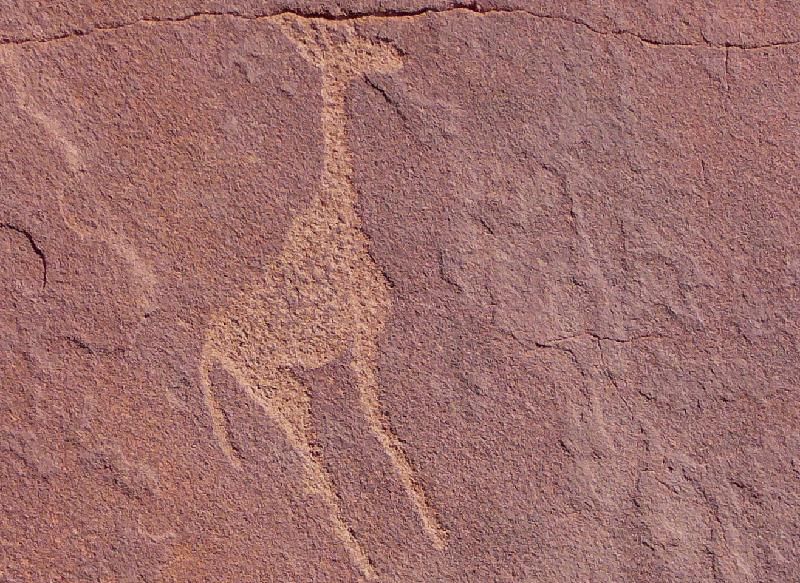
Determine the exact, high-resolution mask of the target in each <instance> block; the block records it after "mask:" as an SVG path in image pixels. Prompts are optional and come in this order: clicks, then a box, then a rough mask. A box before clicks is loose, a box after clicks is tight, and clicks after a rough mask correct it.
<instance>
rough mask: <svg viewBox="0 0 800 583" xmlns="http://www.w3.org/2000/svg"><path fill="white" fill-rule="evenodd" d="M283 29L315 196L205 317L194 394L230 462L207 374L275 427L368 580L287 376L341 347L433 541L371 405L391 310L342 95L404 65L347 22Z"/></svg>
mask: <svg viewBox="0 0 800 583" xmlns="http://www.w3.org/2000/svg"><path fill="white" fill-rule="evenodd" d="M281 28H282V30H283V31H284V33H285V34H286V36H287V37H288V38H289V39H290V40H291V41H292V43H293V44H294V45H295V46H296V47H297V49H298V51H299V52H300V54H301V55H302V56H303V58H304V59H306V60H307V61H308V62H310V63H312V64H313V65H314V66H316V67H317V68H318V69H319V70H320V73H321V75H322V88H321V92H322V112H321V125H322V132H323V139H324V141H323V146H324V156H323V167H322V176H321V187H322V188H321V193H320V195H319V196H318V197H317V198H316V200H314V201H313V203H312V204H311V205H310V207H309V208H308V209H307V210H306V211H305V212H303V213H302V214H300V215H299V216H298V217H297V218H296V219H295V220H294V221H293V223H292V225H291V227H290V229H289V231H288V234H287V237H286V240H285V243H284V245H283V248H282V250H281V252H280V253H279V255H278V256H277V257H276V258H275V260H274V261H273V263H272V264H271V265H270V266H269V267H268V268H267V269H266V271H265V273H264V274H263V278H261V280H260V281H258V282H257V283H256V284H254V285H251V286H250V287H249V288H248V289H246V290H245V291H244V292H243V293H241V294H240V295H238V296H237V297H235V299H233V301H231V302H230V304H229V305H228V306H227V307H226V308H225V309H224V310H221V311H219V312H218V313H216V314H214V315H213V316H212V319H211V322H210V324H209V328H208V330H207V334H206V339H205V345H204V349H203V353H202V357H201V380H202V390H203V395H204V398H205V402H206V406H207V407H208V410H209V412H210V415H211V419H212V424H213V430H214V433H215V435H216V438H217V440H218V441H219V443H220V446H221V448H222V449H223V451H224V452H225V454H226V455H227V457H228V458H229V459H230V461H231V463H232V464H233V465H234V466H236V467H237V468H241V467H242V463H241V459H240V457H239V453H238V452H237V451H236V450H235V449H234V446H233V444H232V443H231V441H230V436H229V431H230V428H229V426H228V424H227V419H226V417H225V414H224V412H223V410H222V408H221V407H220V405H219V403H218V402H217V401H216V399H215V397H214V394H213V392H212V386H211V372H212V370H213V368H214V367H215V366H217V365H218V366H221V367H222V368H224V369H226V370H227V371H228V372H229V373H230V374H231V375H232V376H233V377H234V378H235V379H236V380H237V381H238V382H239V383H240V385H241V386H242V387H243V389H244V390H245V392H246V394H247V395H248V396H249V398H251V399H253V401H255V402H256V403H258V404H259V405H260V406H261V407H262V408H263V410H264V412H265V413H266V415H267V416H268V417H269V418H270V419H271V420H272V421H273V422H274V423H276V424H277V425H278V426H279V427H280V428H281V430H282V431H283V433H284V434H285V436H286V439H287V440H288V442H289V443H290V445H291V446H292V447H293V448H294V449H295V451H297V452H298V453H299V454H300V455H301V457H302V459H303V465H304V469H305V471H306V474H307V476H308V482H307V485H308V487H309V488H310V489H311V490H312V491H313V492H315V493H316V494H318V495H319V496H320V498H322V500H323V501H324V502H325V504H326V506H327V507H328V509H329V512H330V516H331V525H332V528H333V530H334V531H335V533H336V535H337V536H338V537H339V539H340V540H341V541H342V543H343V544H344V545H345V546H346V548H347V549H348V552H349V554H350V556H351V558H352V560H353V561H354V562H355V564H356V565H357V566H358V568H359V569H360V571H361V573H362V574H363V575H364V577H366V578H372V577H374V575H375V572H374V569H373V567H372V565H371V564H370V562H369V558H368V556H367V553H366V551H365V550H364V548H363V547H362V546H361V544H360V543H359V541H358V540H356V538H355V537H354V536H353V534H352V532H351V530H350V529H349V528H348V526H347V524H346V523H345V520H344V518H343V517H342V514H341V509H340V507H339V503H338V497H337V495H336V493H335V491H334V489H333V486H332V483H331V479H330V477H329V475H328V472H327V470H326V468H325V466H324V465H323V464H322V462H321V460H320V458H319V454H318V452H315V451H314V445H313V443H314V436H313V435H312V434H311V429H310V428H311V408H310V396H309V391H308V390H307V389H306V388H305V387H303V385H302V383H301V382H300V381H299V380H298V378H297V377H296V376H295V375H294V374H293V373H292V369H293V368H294V367H300V368H305V369H314V368H318V367H321V366H323V365H325V364H326V363H329V362H331V361H333V360H334V359H336V358H338V357H340V356H342V355H344V354H347V353H348V351H349V354H350V357H351V367H352V371H353V374H354V378H355V379H356V380H357V384H358V389H359V393H360V404H361V407H362V409H363V415H364V416H365V418H366V420H367V422H368V423H369V425H370V428H371V430H372V432H373V433H374V435H375V436H376V437H377V439H378V440H379V442H380V444H381V445H382V447H383V449H384V450H385V452H386V455H387V456H388V458H389V460H390V461H391V463H392V465H393V466H394V469H395V471H396V472H397V474H398V475H399V477H400V479H401V480H402V483H403V485H404V488H405V491H406V492H407V494H408V497H409V499H410V501H411V503H412V505H413V507H414V510H415V512H416V514H417V516H418V517H419V521H420V524H421V528H422V529H423V530H424V532H425V533H426V535H427V536H428V537H429V539H430V540H431V542H432V544H433V546H434V547H435V548H437V549H441V548H443V546H444V543H445V538H446V533H445V531H444V530H443V528H442V527H441V526H440V525H439V524H438V522H437V520H436V518H435V516H434V513H433V512H432V510H431V509H430V507H429V505H428V503H427V501H426V498H425V493H424V492H423V490H422V488H421V487H420V486H419V484H418V482H417V481H416V479H415V477H414V472H413V470H412V468H411V464H410V463H409V460H408V459H407V457H406V455H405V453H404V451H403V449H402V447H401V446H400V442H399V440H398V438H397V437H396V436H395V434H394V433H393V432H392V430H391V428H390V425H389V422H388V419H387V418H386V416H385V414H384V413H383V411H382V410H381V406H380V403H379V386H378V378H377V376H378V375H377V364H376V360H377V345H376V343H377V338H378V336H379V334H380V333H381V332H382V330H383V329H384V327H385V324H386V322H387V319H388V318H389V316H390V313H391V296H390V293H389V285H388V283H387V281H386V279H385V277H384V276H383V274H382V273H381V271H380V269H379V268H378V267H377V265H376V264H375V263H374V261H373V260H372V258H371V257H370V256H369V253H368V249H369V242H368V240H367V238H366V236H365V235H364V233H363V232H362V230H361V221H360V218H359V216H358V214H357V212H356V208H355V204H356V199H357V192H356V190H355V187H354V186H353V183H352V176H353V167H352V160H351V154H350V152H349V151H348V149H347V145H346V120H347V116H346V112H345V100H346V94H347V90H348V88H349V86H350V84H351V83H352V81H353V80H354V79H357V78H359V77H362V76H363V75H365V74H366V73H368V72H389V71H393V70H397V69H399V68H400V67H401V66H402V61H401V59H400V57H399V55H398V53H397V52H396V50H395V49H394V48H392V47H390V46H387V45H384V44H377V43H376V42H372V41H370V40H368V39H366V38H363V37H361V36H359V35H358V34H357V33H356V32H355V30H354V29H353V28H352V25H350V24H348V23H341V24H335V23H329V22H313V21H308V20H305V19H300V18H296V17H286V18H285V19H283V20H282V21H281Z"/></svg>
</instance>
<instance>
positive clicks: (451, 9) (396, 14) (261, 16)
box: [0, 1, 800, 50]
mask: <svg viewBox="0 0 800 583" xmlns="http://www.w3.org/2000/svg"><path fill="white" fill-rule="evenodd" d="M455 12H461V13H472V14H478V15H482V16H487V15H493V14H518V15H524V16H528V17H532V18H537V19H541V20H554V21H559V22H563V23H568V24H572V25H575V26H578V27H581V28H583V29H585V30H587V31H590V32H592V33H594V34H597V35H600V36H627V37H629V38H633V39H636V40H638V41H639V42H641V43H642V44H643V45H646V46H650V47H678V48H712V49H723V50H727V49H729V48H738V49H741V50H758V49H770V48H778V47H790V46H795V45H800V40H785V41H778V42H772V43H762V44H751V43H743V42H742V43H734V42H724V43H718V42H713V41H711V40H710V39H708V38H706V36H705V35H704V34H703V32H702V31H700V33H699V34H700V37H701V38H702V41H699V42H694V43H681V42H673V41H664V40H659V39H656V38H652V37H648V36H646V35H643V34H641V33H637V32H635V31H632V30H629V29H625V28H612V29H610V30H603V29H601V28H598V27H596V26H593V25H592V24H590V23H588V22H586V21H584V20H581V19H580V18H575V17H570V16H560V15H557V14H548V13H545V12H536V11H533V10H530V9H526V8H486V7H483V6H481V5H480V4H479V3H477V2H474V1H473V2H455V3H453V4H451V5H450V6H444V7H432V6H426V7H422V8H416V9H409V10H397V9H394V10H393V9H384V10H380V11H373V12H370V11H364V10H361V11H359V10H349V11H344V12H341V13H333V12H331V11H326V10H324V9H322V10H317V11H314V10H276V11H273V12H262V13H254V14H245V13H242V12H240V11H237V10H198V11H194V12H191V13H188V14H184V15H182V16H163V17H154V16H143V17H141V18H138V19H135V20H130V21H127V22H119V23H111V24H90V25H88V27H87V28H84V29H80V28H78V29H74V30H70V31H67V32H62V33H58V34H53V35H50V36H27V37H17V38H14V37H10V36H0V46H3V45H6V46H25V45H31V44H41V43H49V42H53V41H59V40H70V39H75V38H79V37H83V36H89V35H91V34H94V33H97V32H113V31H117V30H123V29H127V28H131V27H134V26H137V25H141V24H171V23H172V24H174V23H182V22H189V21H192V20H195V19H199V18H214V17H229V18H241V19H244V20H270V19H278V18H283V17H287V16H291V17H295V18H302V19H307V20H318V21H329V22H342V21H362V20H370V19H411V18H418V17H424V16H429V15H432V14H448V13H455Z"/></svg>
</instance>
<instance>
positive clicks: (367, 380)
mask: <svg viewBox="0 0 800 583" xmlns="http://www.w3.org/2000/svg"><path fill="white" fill-rule="evenodd" d="M376 355H377V347H376V346H375V344H374V343H373V342H372V341H371V340H366V341H364V340H360V341H358V342H357V344H356V346H355V347H354V348H353V359H352V361H351V368H352V370H353V373H354V374H355V377H356V384H357V387H358V392H359V400H360V403H361V407H362V408H363V409H364V413H365V416H366V418H367V422H368V423H369V426H370V429H371V430H372V432H373V433H374V435H375V436H376V437H377V438H378V441H379V442H380V444H381V447H383V449H384V451H385V452H386V455H387V456H389V459H390V460H391V463H392V465H393V466H394V468H395V471H396V472H397V474H398V475H399V476H400V480H401V482H402V483H403V488H404V489H405V491H406V493H407V495H408V496H409V498H410V499H411V502H412V505H413V507H414V511H415V513H416V514H417V516H418V517H419V520H420V522H421V523H422V529H423V530H424V531H425V534H426V535H427V536H428V538H429V539H430V541H431V543H432V544H433V547H434V548H435V549H437V550H443V549H444V548H445V546H446V541H447V531H446V530H445V529H444V528H443V527H442V526H441V524H439V521H438V520H437V518H436V513H435V512H434V511H433V509H432V508H431V507H430V505H429V504H428V501H427V499H426V496H425V490H424V489H423V488H422V486H421V485H420V484H419V482H418V481H417V479H416V477H415V475H414V471H413V469H412V467H411V463H410V462H409V460H408V457H407V456H406V454H405V451H403V448H402V446H401V444H400V440H399V439H398V437H397V435H395V433H394V432H393V431H392V429H391V426H390V424H389V420H388V419H387V418H386V414H385V413H384V412H383V410H382V409H381V406H380V401H379V386H378V375H377V365H376Z"/></svg>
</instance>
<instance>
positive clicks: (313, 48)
mask: <svg viewBox="0 0 800 583" xmlns="http://www.w3.org/2000/svg"><path fill="white" fill-rule="evenodd" d="M279 23H280V28H281V31H282V32H283V34H284V35H285V36H286V38H288V39H289V40H290V41H291V43H292V44H293V45H294V46H295V48H296V49H297V50H298V51H299V52H300V54H301V55H302V56H303V58H304V59H305V60H306V61H308V62H310V63H313V64H315V65H319V64H320V63H321V62H322V59H323V54H322V47H324V46H325V43H326V41H327V38H326V37H327V34H326V31H325V27H324V26H321V25H320V24H318V23H316V22H313V21H309V20H308V19H304V18H299V17H296V16H289V15H286V16H283V17H282V18H281V19H280V20H279Z"/></svg>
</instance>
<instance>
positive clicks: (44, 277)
mask: <svg viewBox="0 0 800 583" xmlns="http://www.w3.org/2000/svg"><path fill="white" fill-rule="evenodd" d="M0 227H2V228H4V229H8V230H10V231H14V232H15V233H19V234H20V235H22V236H23V237H25V238H26V239H27V240H28V244H29V245H30V247H31V249H32V250H33V252H34V253H36V255H37V256H38V257H39V261H41V263H42V289H45V288H46V287H47V256H46V255H45V254H44V251H42V248H41V247H39V245H38V243H36V239H34V238H33V235H31V233H30V232H29V231H27V230H26V229H23V228H22V227H20V226H18V225H15V224H13V223H0Z"/></svg>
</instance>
